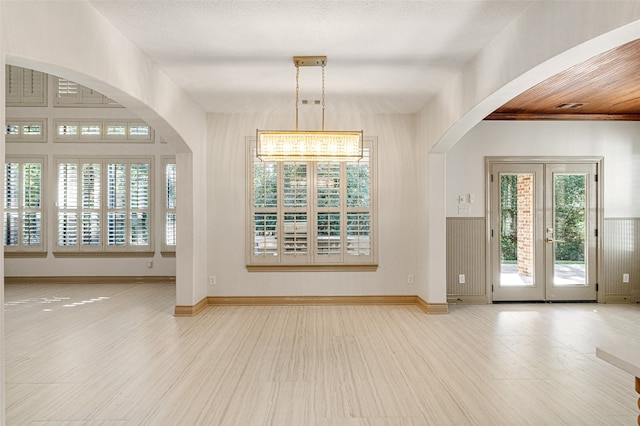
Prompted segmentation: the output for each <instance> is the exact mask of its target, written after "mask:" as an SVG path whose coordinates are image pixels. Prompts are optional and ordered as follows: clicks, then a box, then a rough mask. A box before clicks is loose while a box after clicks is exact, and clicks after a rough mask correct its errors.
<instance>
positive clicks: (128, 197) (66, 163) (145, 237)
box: [57, 158, 151, 251]
mask: <svg viewBox="0 0 640 426" xmlns="http://www.w3.org/2000/svg"><path fill="white" fill-rule="evenodd" d="M57 170H58V203H57V205H58V215H57V222H58V234H57V247H58V250H63V251H149V250H151V230H150V223H151V222H150V211H151V210H150V205H151V159H150V158H128V159H127V158H125V159H111V158H107V159H91V158H76V159H67V158H65V159H58V160H57Z"/></svg>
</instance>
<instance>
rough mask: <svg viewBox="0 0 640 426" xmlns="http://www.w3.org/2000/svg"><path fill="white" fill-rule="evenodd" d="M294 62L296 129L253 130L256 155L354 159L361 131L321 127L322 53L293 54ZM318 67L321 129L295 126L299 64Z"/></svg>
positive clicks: (274, 158)
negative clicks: (306, 128) (314, 54)
mask: <svg viewBox="0 0 640 426" xmlns="http://www.w3.org/2000/svg"><path fill="white" fill-rule="evenodd" d="M293 63H294V64H295V66H296V130H256V156H257V157H258V158H259V159H260V160H262V161H358V160H360V159H361V158H362V150H363V142H362V140H363V136H362V135H363V132H362V130H360V131H326V130H324V106H325V103H324V67H325V65H326V64H327V57H326V56H294V57H293ZM304 66H320V67H322V130H316V131H304V130H298V97H299V78H300V67H304Z"/></svg>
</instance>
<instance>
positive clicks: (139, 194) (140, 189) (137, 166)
mask: <svg viewBox="0 0 640 426" xmlns="http://www.w3.org/2000/svg"><path fill="white" fill-rule="evenodd" d="M129 170H130V180H129V182H130V184H129V200H130V201H129V207H130V212H129V217H130V220H131V222H130V223H131V227H130V229H131V238H130V244H131V245H134V246H146V245H148V244H149V164H148V163H134V164H131V165H130V168H129Z"/></svg>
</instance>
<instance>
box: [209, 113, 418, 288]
mask: <svg viewBox="0 0 640 426" xmlns="http://www.w3.org/2000/svg"><path fill="white" fill-rule="evenodd" d="M293 118H294V115H293V111H292V114H290V115H284V116H274V115H269V116H267V115H259V114H210V115H209V119H208V135H209V137H208V144H209V149H208V156H207V162H208V163H209V175H208V182H209V196H208V199H209V208H208V216H207V220H208V230H209V237H208V240H209V247H210V250H209V253H208V262H207V267H208V271H209V275H215V276H216V279H217V285H216V286H210V287H209V295H212V296H220V295H224V296H249V295H251V296H265V295H279V296H281V295H286V296H294V295H406V294H410V295H414V294H416V288H415V284H413V285H411V284H407V275H408V274H415V271H416V261H417V260H416V256H415V248H416V244H417V243H418V242H417V238H416V227H415V222H416V220H415V219H416V208H415V207H416V197H417V194H418V192H419V191H420V188H419V187H418V185H417V181H416V168H415V167H414V163H413V162H412V161H411V159H413V158H414V152H415V145H414V143H415V142H414V141H415V136H414V129H415V122H414V117H413V116H412V115H375V116H361V115H353V116H344V115H342V116H340V117H332V116H327V120H326V122H327V128H330V129H331V130H360V129H364V133H365V137H366V136H377V138H378V143H377V158H378V164H377V166H378V168H377V171H378V179H377V183H378V199H377V201H378V236H379V240H378V249H379V255H378V261H379V264H380V267H379V269H378V271H377V272H321V273H319V272H313V273H309V272H296V273H292V272H286V273H282V272H266V273H261V272H251V273H249V272H247V270H246V267H245V250H246V248H245V188H246V173H245V168H246V157H245V156H246V155H247V154H246V152H245V147H246V144H245V137H247V136H252V135H255V131H256V128H260V129H263V130H264V129H287V128H293V126H294V125H295V123H294V121H293ZM307 124H308V123H306V122H305V120H304V118H303V119H302V120H301V126H300V128H313V125H307ZM416 279H418V277H416Z"/></svg>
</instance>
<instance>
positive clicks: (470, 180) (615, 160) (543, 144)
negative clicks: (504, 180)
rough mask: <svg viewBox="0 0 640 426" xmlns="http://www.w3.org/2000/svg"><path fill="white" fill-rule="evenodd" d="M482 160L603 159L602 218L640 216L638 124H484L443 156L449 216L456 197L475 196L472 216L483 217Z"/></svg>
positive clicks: (454, 211) (455, 206)
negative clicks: (445, 162)
mask: <svg viewBox="0 0 640 426" xmlns="http://www.w3.org/2000/svg"><path fill="white" fill-rule="evenodd" d="M485 156H603V157H604V164H603V169H604V176H603V177H604V216H605V217H640V198H639V197H638V196H637V194H638V190H637V185H638V184H640V123H637V122H612V121H609V122H605V121H592V122H591V121H590V122H583V121H553V122H549V121H483V122H481V123H479V124H478V125H477V126H476V127H474V128H473V129H472V130H471V131H470V132H469V133H467V135H465V136H464V137H463V138H462V139H461V140H460V142H458V143H457V144H456V145H455V146H454V147H453V148H452V149H451V150H449V151H448V152H447V172H446V176H447V196H446V201H447V217H456V216H459V215H458V205H459V204H458V200H457V197H458V195H460V194H475V202H474V203H473V204H467V205H468V206H471V216H472V217H484V216H485V198H486V188H485V181H486V178H485V171H484V157H485Z"/></svg>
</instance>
